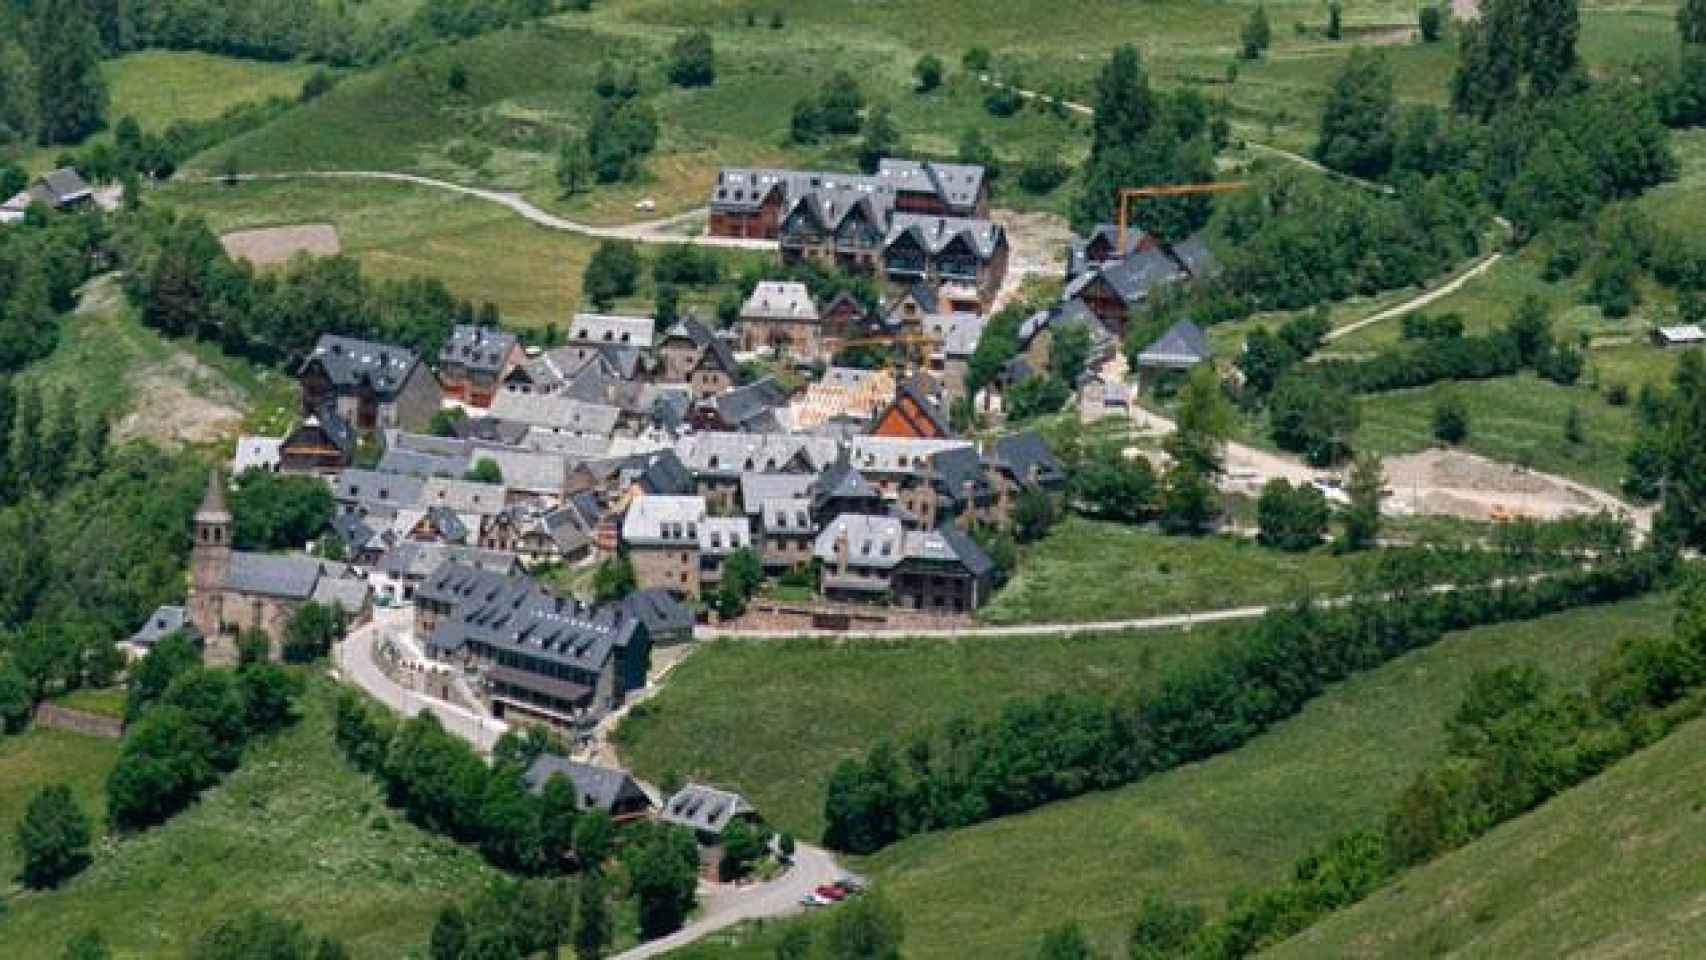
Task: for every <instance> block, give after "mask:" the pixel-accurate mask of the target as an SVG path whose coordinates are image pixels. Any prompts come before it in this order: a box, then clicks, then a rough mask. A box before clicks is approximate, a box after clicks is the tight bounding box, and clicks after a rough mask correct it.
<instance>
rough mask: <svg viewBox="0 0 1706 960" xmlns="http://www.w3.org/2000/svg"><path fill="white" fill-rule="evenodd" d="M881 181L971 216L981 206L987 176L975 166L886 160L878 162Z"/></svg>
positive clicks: (969, 164) (979, 166)
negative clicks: (925, 194) (979, 198)
mask: <svg viewBox="0 0 1706 960" xmlns="http://www.w3.org/2000/svg"><path fill="white" fill-rule="evenodd" d="M877 177H878V178H879V179H883V180H887V181H888V182H890V183H892V184H894V186H895V189H896V190H897V191H904V192H906V193H927V194H930V195H932V196H935V197H937V198H938V199H940V200H941V201H942V202H943V203H945V204H947V205H948V207H949V208H950V209H957V210H962V211H968V212H969V211H970V210H972V209H974V208H975V207H976V206H977V201H978V196H979V195H980V194H981V193H982V192H983V181H984V177H985V172H984V169H983V167H982V166H981V165H979V164H975V163H941V162H938V161H935V160H924V161H918V160H901V159H896V158H893V157H884V158H882V159H881V160H879V161H878V162H877Z"/></svg>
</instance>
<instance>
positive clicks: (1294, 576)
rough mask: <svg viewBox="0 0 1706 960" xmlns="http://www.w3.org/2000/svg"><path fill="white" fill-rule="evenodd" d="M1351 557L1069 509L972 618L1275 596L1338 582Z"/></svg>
mask: <svg viewBox="0 0 1706 960" xmlns="http://www.w3.org/2000/svg"><path fill="white" fill-rule="evenodd" d="M1352 562H1354V561H1352V560H1351V559H1347V558H1345V557H1340V556H1335V555H1333V554H1332V553H1331V552H1329V551H1328V550H1326V549H1325V548H1319V549H1316V550H1312V551H1309V552H1308V553H1301V554H1299V553H1285V552H1284V551H1280V550H1270V549H1268V548H1266V547H1263V546H1260V545H1259V544H1256V543H1255V542H1253V541H1249V540H1244V539H1242V538H1230V537H1201V538H1193V537H1170V536H1166V535H1164V534H1161V533H1157V532H1155V531H1152V530H1143V529H1134V528H1132V527H1125V526H1121V525H1119V524H1113V523H1098V522H1095V521H1091V520H1085V519H1082V518H1078V517H1070V518H1068V519H1066V520H1065V521H1063V522H1062V523H1060V524H1059V525H1058V526H1056V527H1055V529H1054V530H1052V531H1051V532H1050V533H1049V536H1048V538H1047V539H1045V540H1043V541H1042V542H1041V543H1038V544H1036V545H1035V546H1032V547H1029V548H1026V551H1025V554H1024V557H1023V559H1022V560H1021V561H1020V564H1019V574H1018V576H1016V577H1014V578H1013V579H1012V581H1010V582H1009V583H1008V584H1007V586H1005V587H1004V588H1002V590H1001V592H1000V593H998V594H996V597H995V601H994V602H993V603H991V604H990V605H989V606H987V607H984V608H983V609H982V610H980V611H979V612H978V618H979V619H981V620H983V621H985V622H988V623H1051V622H1054V623H1059V622H1067V623H1070V622H1074V621H1085V620H1120V619H1126V618H1132V617H1147V616H1156V615H1160V614H1166V613H1178V612H1182V611H1185V610H1208V609H1215V608H1219V607H1235V606H1242V605H1246V604H1258V603H1273V602H1276V601H1283V600H1287V599H1289V598H1292V597H1296V596H1298V595H1300V594H1302V593H1304V592H1305V591H1306V590H1309V591H1313V592H1315V593H1319V594H1328V593H1334V592H1338V591H1339V590H1341V588H1343V586H1344V584H1345V581H1346V575H1347V574H1348V572H1349V570H1350V564H1351V563H1352Z"/></svg>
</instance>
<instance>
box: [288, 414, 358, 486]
mask: <svg viewBox="0 0 1706 960" xmlns="http://www.w3.org/2000/svg"><path fill="white" fill-rule="evenodd" d="M357 442H358V441H357V438H356V435H355V431H354V430H352V429H350V425H349V424H348V423H347V422H346V421H345V420H344V418H343V417H340V416H338V410H337V407H336V405H334V404H332V403H323V404H321V405H320V409H319V410H318V411H316V412H315V413H314V414H312V415H310V416H308V417H305V418H303V420H302V422H301V423H298V424H297V425H296V426H295V427H293V428H291V431H290V433H289V434H287V435H286V436H285V438H284V441H283V442H282V443H280V444H279V448H278V467H279V469H280V470H281V471H283V472H285V473H332V472H335V471H338V470H342V469H344V468H346V467H348V466H349V465H350V464H351V463H353V462H354V461H355V451H356V445H357Z"/></svg>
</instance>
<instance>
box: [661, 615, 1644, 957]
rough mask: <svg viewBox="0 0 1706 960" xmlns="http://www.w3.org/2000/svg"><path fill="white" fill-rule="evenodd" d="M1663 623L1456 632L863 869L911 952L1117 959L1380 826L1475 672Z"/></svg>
mask: <svg viewBox="0 0 1706 960" xmlns="http://www.w3.org/2000/svg"><path fill="white" fill-rule="evenodd" d="M1669 618H1670V604H1669V602H1668V600H1666V599H1663V598H1652V599H1645V600H1640V601H1634V602H1630V603H1624V604H1619V605H1616V606H1612V607H1605V608H1600V609H1589V610H1582V611H1577V612H1572V613H1567V614H1561V615H1558V616H1553V617H1548V618H1545V619H1542V620H1537V621H1534V622H1530V623H1519V624H1509V625H1504V626H1498V627H1488V628H1482V629H1477V630H1470V631H1466V632H1463V633H1460V634H1456V635H1453V636H1451V637H1449V638H1447V639H1445V640H1443V641H1441V642H1440V643H1439V644H1437V645H1435V646H1433V647H1431V648H1429V649H1426V650H1422V651H1418V652H1416V653H1413V654H1411V655H1409V656H1406V657H1403V658H1401V659H1399V660H1396V661H1394V662H1392V663H1390V664H1388V665H1386V666H1384V667H1382V668H1380V669H1378V670H1375V671H1372V672H1370V673H1368V674H1364V675H1362V676H1358V677H1355V678H1353V679H1351V680H1349V681H1346V682H1344V683H1341V684H1338V685H1337V686H1335V687H1333V688H1332V689H1330V690H1328V691H1327V693H1325V694H1324V695H1323V696H1321V697H1320V698H1318V699H1317V700H1316V701H1315V702H1313V703H1311V704H1310V705H1309V706H1308V707H1307V708H1305V710H1304V711H1303V712H1302V713H1301V714H1300V715H1299V716H1297V717H1295V718H1293V719H1291V720H1289V721H1287V722H1285V723H1283V724H1280V725H1279V726H1277V727H1275V728H1274V729H1273V730H1272V731H1270V732H1269V733H1267V734H1265V735H1263V736H1261V737H1259V738H1257V739H1256V740H1254V741H1252V742H1251V743H1250V744H1248V745H1247V746H1245V747H1243V748H1241V749H1238V750H1235V751H1232V752H1231V753H1228V754H1224V755H1221V756H1219V757H1215V758H1213V759H1210V760H1207V761H1204V762H1202V763H1198V764H1194V765H1191V766H1188V767H1183V768H1180V769H1177V770H1173V771H1171V772H1169V773H1166V774H1162V775H1160V776H1157V777H1153V778H1151V779H1149V780H1146V781H1143V782H1140V783H1138V784H1135V785H1133V786H1130V787H1126V788H1123V789H1119V790H1113V791H1108V792H1105V793H1099V794H1093V795H1090V796H1086V797H1083V798H1080V799H1078V800H1074V801H1070V802H1066V803H1060V804H1055V805H1052V806H1049V807H1046V808H1044V809H1041V810H1038V811H1035V812H1033V813H1030V814H1026V815H1023V816H1018V817H1010V818H1006V819H1003V820H998V821H994V822H991V823H987V824H983V825H980V826H977V827H972V828H970V829H965V830H958V831H951V832H946V833H939V834H929V835H925V836H921V837H916V838H913V839H910V840H907V841H903V842H902V843H899V844H896V845H895V846H893V847H891V848H889V849H888V850H886V851H884V852H882V853H880V854H878V855H876V856H874V857H871V858H868V859H867V860H865V861H864V862H863V863H860V864H857V865H856V866H857V867H858V869H860V870H863V871H866V872H869V873H870V874H871V875H872V876H873V877H874V878H875V880H876V882H877V883H879V884H881V885H882V886H883V888H884V889H885V890H886V891H887V892H888V894H889V895H890V896H891V898H892V899H893V901H894V902H896V903H898V904H900V905H901V907H902V909H903V910H904V912H905V914H906V922H907V955H908V957H923V958H933V957H943V958H948V957H963V956H979V957H1001V958H1005V957H1018V956H1021V955H1022V954H1023V953H1024V951H1025V950H1026V949H1027V948H1028V947H1029V946H1030V945H1031V944H1032V943H1033V942H1034V941H1035V940H1036V939H1037V938H1038V937H1039V936H1040V935H1041V933H1042V932H1043V931H1044V930H1046V929H1048V928H1049V927H1051V926H1054V925H1056V924H1058V923H1060V922H1062V921H1063V920H1066V919H1073V920H1077V921H1080V922H1082V923H1083V924H1084V925H1085V927H1086V929H1087V930H1088V931H1089V932H1090V934H1091V935H1092V936H1093V938H1094V939H1096V940H1097V941H1098V942H1099V944H1100V945H1101V946H1102V947H1103V948H1104V949H1105V950H1106V951H1107V952H1108V953H1110V954H1112V953H1116V952H1117V951H1123V938H1124V935H1125V928H1126V925H1127V924H1128V923H1129V922H1130V919H1131V915H1132V911H1133V909H1134V908H1135V905H1136V904H1137V902H1138V901H1139V900H1141V899H1142V897H1143V895H1144V893H1146V892H1148V891H1157V892H1166V893H1168V894H1170V895H1172V896H1174V897H1179V898H1185V899H1190V900H1195V901H1198V902H1200V903H1202V904H1204V905H1205V906H1206V907H1208V908H1209V909H1211V910H1214V909H1218V908H1219V907H1220V906H1221V905H1222V904H1223V903H1224V900H1225V897H1226V896H1227V895H1229V894H1230V893H1232V892H1233V891H1235V890H1238V889H1242V888H1249V887H1253V886H1256V885H1259V884H1264V883H1271V882H1273V881H1275V880H1277V879H1278V878H1280V877H1281V876H1283V875H1284V873H1285V872H1286V871H1287V870H1289V869H1290V868H1291V865H1292V863H1293V862H1294V861H1295V860H1296V858H1297V857H1299V856H1300V855H1302V854H1303V853H1304V852H1306V851H1307V850H1308V849H1309V848H1310V847H1311V846H1313V845H1315V844H1317V843H1320V842H1322V841H1324V840H1325V839H1327V838H1328V837H1331V836H1334V835H1336V834H1338V833H1341V832H1343V831H1344V830H1346V829H1349V828H1352V827H1355V826H1357V825H1359V824H1372V823H1375V822H1378V820H1379V818H1380V817H1381V816H1382V815H1383V814H1384V811H1385V810H1386V808H1387V806H1388V804H1390V802H1391V801H1392V799H1393V798H1394V797H1395V796H1396V795H1397V793H1398V792H1399V791H1400V790H1401V789H1403V786H1404V784H1405V783H1406V782H1408V780H1409V779H1410V777H1411V776H1413V775H1414V773H1415V772H1416V771H1417V770H1418V769H1420V768H1421V767H1422V766H1424V765H1426V764H1428V763H1431V762H1433V761H1434V760H1436V759H1437V757H1438V755H1439V750H1440V744H1441V741H1442V734H1441V724H1442V723H1443V721H1444V719H1445V717H1446V716H1447V715H1448V714H1449V713H1450V712H1451V711H1452V710H1453V709H1454V708H1455V707H1456V705H1457V703H1458V701H1459V698H1460V697H1461V694H1462V690H1463V685H1464V683H1465V681H1466V680H1467V679H1468V677H1469V675H1470V674H1471V673H1472V672H1474V671H1475V670H1480V669H1486V668H1490V667H1493V666H1497V665H1500V664H1507V663H1512V662H1515V661H1519V660H1525V659H1532V660H1538V661H1540V662H1542V663H1544V664H1546V666H1547V668H1548V670H1550V671H1551V672H1552V673H1553V674H1554V675H1555V676H1557V677H1559V678H1560V679H1561V680H1564V681H1566V682H1568V681H1569V680H1571V679H1575V680H1578V681H1579V680H1580V679H1581V678H1583V677H1584V676H1585V674H1586V672H1587V669H1588V667H1589V665H1590V664H1591V663H1592V662H1593V661H1594V660H1595V658H1597V657H1598V656H1599V655H1601V654H1602V653H1604V652H1605V651H1606V650H1608V649H1610V648H1611V646H1612V645H1614V644H1615V643H1616V642H1617V640H1618V638H1619V637H1623V636H1628V635H1631V634H1635V633H1640V632H1649V631H1656V630H1662V629H1664V627H1665V625H1666V624H1668V622H1669ZM693 665H694V664H693V661H689V662H688V664H687V665H686V666H684V667H683V670H686V669H688V668H691V667H692V666H693ZM791 666H792V667H793V668H794V671H793V674H790V675H794V674H799V675H806V674H807V673H808V672H810V673H811V674H813V675H816V674H819V673H820V672H821V673H823V674H828V673H829V670H827V669H825V670H822V671H816V670H811V669H810V667H809V666H808V665H807V664H806V663H803V662H800V661H799V660H796V661H795V662H793V663H792V664H791ZM779 675H780V672H779V671H777V672H764V673H759V672H757V671H756V668H755V669H754V670H753V671H749V672H747V673H745V674H744V675H743V676H744V677H746V678H748V688H750V689H755V690H759V691H764V695H767V694H768V684H759V683H753V682H751V680H750V678H753V677H757V676H764V677H770V676H779ZM791 682H793V683H797V684H804V683H808V682H810V681H807V680H805V679H803V678H802V679H800V680H797V681H791ZM818 683H819V684H822V683H823V681H818ZM729 689H730V688H728V687H724V688H723V690H722V693H721V696H718V691H716V690H707V689H703V688H701V689H700V690H698V691H697V693H698V694H699V696H698V697H696V698H695V699H694V700H691V701H688V700H685V699H684V700H682V701H676V702H673V703H672V704H671V707H672V709H673V710H674V712H673V714H672V715H670V721H671V725H672V726H674V727H677V728H681V729H688V730H698V729H700V718H701V717H703V716H706V715H709V714H714V713H716V712H719V711H721V710H723V709H726V708H722V707H717V706H713V704H715V703H716V702H717V701H719V700H725V699H733V697H732V696H730V694H729V693H728V690H729ZM821 689H823V691H824V692H823V695H822V696H820V697H818V698H817V699H816V700H815V701H813V703H814V705H813V706H811V707H808V708H807V709H806V710H804V711H801V712H796V713H793V714H790V715H787V716H776V715H773V714H769V713H765V714H761V715H759V718H758V719H762V720H763V721H765V722H764V723H759V722H757V720H756V719H755V722H754V723H753V724H752V726H754V727H768V726H769V725H770V723H771V722H777V723H780V724H781V725H782V726H783V727H785V728H787V729H790V730H800V729H802V728H804V725H805V724H806V722H807V719H808V718H809V717H811V716H813V715H814V714H818V713H822V712H824V711H828V710H832V709H834V706H832V705H835V704H839V703H842V702H844V701H843V700H841V699H839V698H837V697H836V696H834V692H833V691H831V690H830V689H829V688H827V687H823V688H821ZM908 692H910V691H906V690H897V691H896V694H897V696H895V697H894V698H893V699H892V700H891V703H890V705H889V709H890V711H891V715H894V716H900V715H904V716H906V717H908V718H909V719H908V720H906V721H903V722H900V723H892V722H891V724H890V727H891V729H894V730H895V731H896V732H899V731H901V730H904V729H905V728H906V727H907V726H910V724H911V723H913V722H916V721H913V720H912V719H910V718H912V717H914V716H917V715H918V706H917V705H918V704H920V703H928V702H931V700H933V699H936V698H930V699H926V700H917V699H915V700H912V701H908V700H905V699H902V698H901V697H900V696H899V694H902V693H908ZM865 696H866V698H867V699H871V698H873V697H875V694H866V695H865ZM666 697H667V694H666ZM748 699H752V698H748ZM922 719H923V718H922V717H919V720H922ZM801 739H805V740H808V741H809V738H801ZM695 742H696V748H697V751H698V756H699V757H700V764H701V767H702V768H704V769H706V770H709V771H714V772H716V771H733V770H738V769H740V768H741V765H742V764H745V763H748V762H749V760H748V757H749V755H750V754H752V753H753V752H755V751H756V750H758V749H760V747H759V741H758V739H757V738H755V737H754V736H753V735H750V734H744V733H741V732H739V730H738V729H737V730H733V731H731V730H730V729H729V728H726V727H720V726H719V727H714V728H711V729H708V730H705V731H703V735H702V736H700V737H698V738H697V739H696V741H695ZM640 746H642V747H643V746H644V743H643V742H642V743H641V744H640ZM764 746H765V747H770V745H769V744H765V745H764ZM774 749H780V748H779V747H777V748H774ZM815 753H816V751H815V750H813V751H798V750H796V751H795V752H794V755H795V756H798V757H802V758H803V757H806V756H808V755H812V754H815ZM644 754H645V751H644V750H643V749H642V750H640V751H639V754H638V755H640V756H643V755H644ZM766 762H768V763H777V762H778V761H776V760H774V759H769V760H767V761H766ZM796 763H800V761H796ZM801 765H802V766H803V763H802V764H801ZM813 765H816V763H815V760H814V761H813ZM774 936H775V934H774V932H773V930H772V932H758V933H754V932H752V931H741V932H738V933H736V934H731V935H730V936H728V937H726V938H724V942H722V943H721V944H714V945H711V946H707V947H705V948H704V949H702V950H699V951H696V952H693V953H691V954H689V955H690V956H694V957H699V958H706V960H710V958H724V957H742V958H745V957H754V958H756V957H767V956H769V952H768V951H769V945H770V941H771V938H773V937H774Z"/></svg>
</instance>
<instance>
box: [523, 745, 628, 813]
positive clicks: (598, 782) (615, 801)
mask: <svg viewBox="0 0 1706 960" xmlns="http://www.w3.org/2000/svg"><path fill="white" fill-rule="evenodd" d="M558 775H561V776H564V777H567V778H568V780H569V782H570V783H571V784H573V785H574V788H575V802H576V803H577V804H579V806H580V808H581V809H582V810H602V811H604V812H605V813H610V812H612V811H614V810H615V809H616V808H617V807H619V806H624V805H626V804H629V803H632V802H634V801H636V800H638V801H644V803H645V806H647V807H650V806H651V805H652V798H651V797H650V796H647V794H646V791H645V790H643V789H641V788H640V785H639V784H638V783H636V782H635V780H634V778H633V777H631V776H629V775H628V771H626V770H617V769H615V768H614V767H600V766H596V765H594V764H590V763H580V762H577V761H574V760H570V759H569V758H567V757H562V756H558V755H557V754H554V753H547V754H544V755H543V756H541V757H539V758H538V759H536V760H534V761H533V764H532V765H531V766H529V767H528V768H527V772H525V773H523V774H522V775H521V781H522V783H524V784H526V785H527V789H529V790H531V791H533V792H534V793H538V792H540V791H542V790H544V789H545V784H546V783H547V782H549V781H550V779H551V778H552V777H553V776H558Z"/></svg>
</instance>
